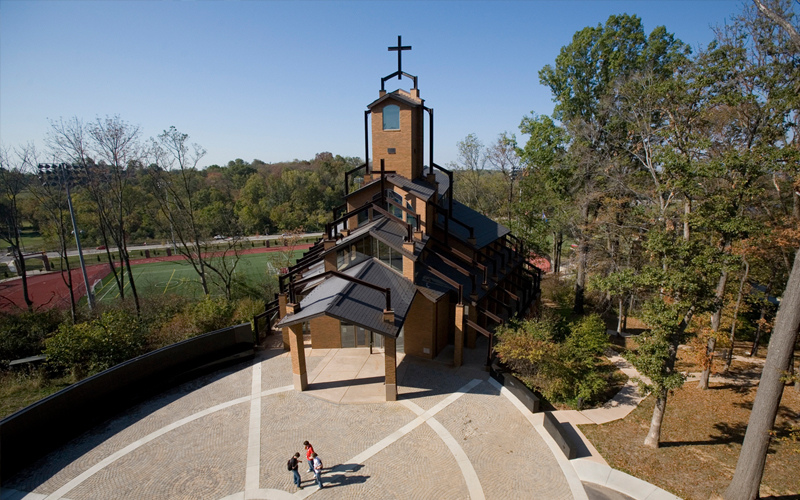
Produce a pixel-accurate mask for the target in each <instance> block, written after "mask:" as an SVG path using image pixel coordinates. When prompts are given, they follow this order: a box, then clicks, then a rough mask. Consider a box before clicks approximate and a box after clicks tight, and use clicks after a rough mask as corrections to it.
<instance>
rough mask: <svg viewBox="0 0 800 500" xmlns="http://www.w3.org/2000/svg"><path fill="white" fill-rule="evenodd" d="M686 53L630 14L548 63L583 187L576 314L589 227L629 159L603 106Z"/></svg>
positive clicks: (577, 40)
mask: <svg viewBox="0 0 800 500" xmlns="http://www.w3.org/2000/svg"><path fill="white" fill-rule="evenodd" d="M686 52H687V48H686V46H685V45H684V44H683V43H682V42H680V41H679V40H676V39H675V38H674V36H673V35H672V34H670V33H668V32H667V31H666V29H665V28H664V27H657V28H656V29H654V30H653V32H651V34H650V35H649V36H645V34H644V30H643V28H642V23H641V20H640V19H639V18H638V17H636V16H629V15H627V14H624V15H619V16H611V17H609V18H608V20H607V21H606V24H605V26H602V25H598V26H597V27H594V28H592V27H587V28H584V29H583V30H581V31H578V32H577V33H575V35H574V36H573V38H572V42H571V43H570V44H569V45H567V46H565V47H562V49H561V51H560V53H559V55H558V57H557V58H556V63H555V67H552V66H550V65H546V66H545V67H544V68H543V69H542V70H541V71H540V72H539V80H540V82H541V83H542V84H544V85H547V86H548V87H550V90H551V92H552V93H553V98H554V101H555V102H556V106H555V112H554V117H555V118H556V119H559V120H561V121H562V122H563V123H564V124H565V126H566V127H567V129H568V130H569V132H570V135H571V137H572V142H571V145H570V156H571V158H572V159H573V164H574V167H575V172H576V175H575V176H574V179H575V180H576V181H577V183H578V185H579V186H580V188H579V189H578V190H577V191H576V197H575V205H576V207H577V211H576V214H575V216H576V218H575V221H574V224H573V227H574V228H575V239H576V241H577V253H578V256H577V274H576V282H575V305H574V311H575V312H576V313H582V312H583V308H584V301H585V298H584V295H585V288H586V276H587V264H588V253H589V250H590V243H591V242H590V228H591V226H592V224H593V223H594V221H595V218H596V217H597V215H598V213H599V211H600V209H601V201H602V200H601V196H600V192H601V191H602V189H603V186H604V181H605V179H604V173H605V172H606V171H607V170H608V169H610V168H612V169H613V168H619V167H620V163H621V162H623V163H624V162H625V161H626V160H625V159H624V158H622V157H621V156H620V151H619V146H618V145H619V144H620V143H621V142H623V140H622V139H621V138H622V137H625V135H626V134H627V129H626V127H625V126H624V124H622V123H619V121H618V120H615V119H614V116H613V115H612V114H611V113H610V112H609V107H608V106H605V105H604V101H606V100H608V99H609V98H610V97H611V96H612V93H613V91H614V88H615V86H616V85H618V84H619V83H620V82H621V81H623V80H624V79H626V78H628V77H629V76H630V75H632V74H634V73H636V72H640V71H643V70H647V71H650V72H652V73H653V74H654V75H655V76H657V77H660V76H664V75H667V76H669V75H671V72H672V69H673V67H674V61H675V60H676V59H680V58H682V57H683V56H684V54H685V53H686Z"/></svg>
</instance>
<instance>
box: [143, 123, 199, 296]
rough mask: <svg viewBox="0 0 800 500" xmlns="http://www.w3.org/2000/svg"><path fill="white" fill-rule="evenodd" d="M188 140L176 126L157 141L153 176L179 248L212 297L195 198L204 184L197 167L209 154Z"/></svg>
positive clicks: (151, 169)
mask: <svg viewBox="0 0 800 500" xmlns="http://www.w3.org/2000/svg"><path fill="white" fill-rule="evenodd" d="M188 141H189V136H188V135H187V134H184V133H181V132H179V131H178V130H177V129H176V128H175V127H170V128H169V130H165V131H164V132H163V133H162V134H161V135H159V136H158V138H157V139H153V141H152V151H151V152H152V155H153V160H154V161H155V165H153V166H151V168H150V169H149V174H150V177H151V179H152V181H153V185H154V189H153V192H154V194H155V196H156V200H157V201H158V203H159V208H160V211H161V214H162V215H163V216H164V217H165V218H166V220H167V221H168V223H169V226H170V229H171V231H172V234H173V235H174V236H173V237H174V242H175V244H176V247H175V248H176V250H177V252H178V253H180V254H181V255H183V257H184V258H185V259H186V260H187V261H188V262H189V264H191V266H192V268H194V270H195V272H196V273H197V275H198V276H199V277H200V284H201V286H202V287H203V293H204V294H205V295H208V294H209V289H208V277H207V275H206V272H207V269H206V267H207V263H206V261H205V259H204V258H203V251H204V248H205V244H204V243H205V241H204V236H203V234H202V230H201V227H200V222H199V221H198V217H197V210H196V209H195V199H194V197H195V194H196V192H197V191H198V190H199V189H200V186H199V184H200V182H201V179H200V176H199V173H198V171H197V165H198V164H199V163H200V160H201V159H202V158H203V156H205V154H206V151H205V149H203V148H202V147H201V146H200V145H198V144H191V145H190V144H189V142H188Z"/></svg>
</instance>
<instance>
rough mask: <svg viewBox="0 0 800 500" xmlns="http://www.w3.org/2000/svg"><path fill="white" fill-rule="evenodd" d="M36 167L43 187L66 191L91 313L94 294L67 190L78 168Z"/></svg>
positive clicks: (75, 166) (70, 198) (64, 166)
mask: <svg viewBox="0 0 800 500" xmlns="http://www.w3.org/2000/svg"><path fill="white" fill-rule="evenodd" d="M38 167H39V180H40V181H41V182H42V184H43V185H45V186H46V185H48V184H49V185H59V186H64V188H65V189H66V191H67V206H68V207H69V216H70V218H71V219H72V232H73V233H74V234H75V245H76V246H77V247H78V260H79V261H80V263H81V272H82V273H83V284H84V286H86V300H87V302H88V303H89V310H90V311H91V310H93V309H94V294H92V288H91V286H90V285H89V277H88V276H87V275H86V263H84V261H83V249H82V248H81V237H80V232H79V231H78V224H77V222H75V210H74V209H73V208H72V194H71V193H70V190H69V185H70V184H71V183H72V182H73V181H74V180H76V179H75V177H74V176H73V172H76V171H77V170H78V169H79V168H80V167H79V166H78V165H69V164H67V163H40V164H39V166H38ZM64 257H66V255H64Z"/></svg>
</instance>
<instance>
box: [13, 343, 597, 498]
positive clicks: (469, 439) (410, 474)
mask: <svg viewBox="0 0 800 500" xmlns="http://www.w3.org/2000/svg"><path fill="white" fill-rule="evenodd" d="M475 351H480V350H478V349H476V350H475ZM481 354H482V353H481V352H477V353H476V354H475V358H476V360H478V361H477V364H478V365H479V364H480V361H479V360H480V358H481ZM322 359H323V358H322V357H314V356H311V357H309V358H307V362H308V370H309V371H313V370H314V369H315V368H316V366H317V365H318V364H319V363H321V362H322ZM476 360H472V361H473V363H472V364H475V361H476ZM476 376H477V377H476ZM291 384H292V375H291V362H290V359H289V357H288V355H287V354H286V353H283V352H282V351H279V350H269V351H265V352H262V353H259V354H258V355H257V357H256V359H255V360H254V361H252V362H250V363H244V364H239V365H236V366H234V367H231V368H227V369H224V370H221V371H218V372H215V373H213V374H210V375H207V376H204V377H201V378H199V379H196V380H193V381H191V382H188V383H186V384H183V385H181V386H179V387H176V388H174V389H172V390H170V391H167V392H165V393H162V394H161V395H159V396H157V397H155V398H152V399H151V400H148V401H146V402H144V403H142V404H140V405H138V406H136V407H134V408H132V409H130V410H129V411H127V412H126V413H124V414H122V415H120V416H119V417H117V418H115V419H113V420H111V421H109V422H106V423H105V424H104V425H100V426H98V427H96V428H95V429H93V430H92V431H91V432H89V433H86V434H84V435H83V436H81V437H80V438H78V439H76V440H74V441H72V442H71V443H69V444H67V445H66V446H64V447H62V448H61V449H60V450H59V451H57V452H54V453H52V454H50V455H48V456H47V457H45V458H43V459H42V460H40V461H39V462H38V463H37V464H35V466H33V467H31V468H30V469H29V470H27V471H25V472H23V473H21V474H19V475H18V476H17V477H15V478H14V479H13V480H12V481H11V482H9V483H8V484H4V485H3V488H4V491H3V493H2V498H3V500H6V499H11V498H30V499H44V498H46V499H52V500H55V499H58V498H65V499H69V500H81V499H98V498H102V499H107V498H137V499H138V498H148V499H157V498H164V499H178V498H186V499H206V498H207V499H229V500H234V499H242V500H244V499H250V498H274V499H284V498H285V499H291V498H296V499H301V498H305V497H307V496H313V497H314V498H319V499H325V498H343V497H345V498H371V499H372V498H382V499H383V498H398V499H400V498H402V499H408V498H419V499H427V498H437V499H466V498H472V499H480V498H487V499H495V498H502V499H505V498H542V499H554V500H556V499H562V498H563V499H569V498H574V497H575V495H576V492H579V494H578V495H577V497H579V498H586V496H585V493H584V492H583V490H582V488H581V486H580V483H579V482H578V483H577V485H578V486H577V489H576V486H575V481H576V478H577V476H575V474H574V472H573V473H572V476H570V474H569V472H570V471H571V467H567V468H566V469H565V467H564V463H567V465H569V463H568V462H567V461H566V460H565V459H564V458H563V457H558V456H557V455H556V454H554V453H553V449H552V444H550V443H548V442H547V437H546V436H542V435H540V434H539V432H538V431H537V429H535V428H534V426H533V425H531V421H530V418H528V417H527V416H526V415H524V414H523V413H521V412H520V411H519V409H518V406H515V404H514V402H513V401H512V400H510V399H508V397H507V395H506V394H505V392H506V391H501V389H500V387H499V386H498V385H497V384H496V383H494V381H492V380H489V379H488V377H487V374H486V372H483V371H482V370H480V369H476V367H475V366H467V367H464V368H460V369H454V368H452V367H449V366H447V365H445V364H442V363H437V362H421V361H419V360H411V361H408V368H407V369H406V371H405V376H404V377H403V379H402V380H400V385H399V387H398V391H399V395H400V400H399V401H398V402H396V403H370V404H336V403H333V402H330V401H326V400H324V399H320V398H317V397H315V396H314V395H313V390H312V391H309V392H307V393H298V392H295V391H294V390H292V387H291ZM311 389H313V385H312V386H311ZM304 440H309V441H310V442H311V443H312V444H313V445H314V447H315V449H316V451H317V452H318V453H319V455H320V457H321V458H322V460H323V462H324V465H325V468H326V472H325V473H324V474H323V481H324V483H325V485H326V488H324V489H322V490H319V489H318V488H317V487H316V486H315V485H314V482H313V475H312V474H309V473H306V468H305V467H304V465H305V464H303V465H302V466H301V467H303V468H302V469H301V470H302V472H301V475H302V477H303V481H304V482H303V486H305V488H304V489H302V490H297V489H296V488H295V487H294V485H293V484H292V479H291V474H290V473H289V472H288V471H286V469H285V464H286V461H287V460H288V458H289V457H290V456H291V455H292V454H293V453H294V452H295V451H300V452H301V453H302V451H303V450H302V445H301V443H302V442H303V441H304ZM20 492H31V493H29V494H27V495H25V493H20Z"/></svg>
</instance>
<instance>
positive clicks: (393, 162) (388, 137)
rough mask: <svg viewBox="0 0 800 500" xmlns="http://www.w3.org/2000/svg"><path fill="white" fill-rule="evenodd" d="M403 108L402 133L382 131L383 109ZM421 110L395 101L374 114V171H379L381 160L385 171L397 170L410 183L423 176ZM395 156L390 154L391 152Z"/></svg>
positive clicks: (376, 108) (401, 109) (388, 101)
mask: <svg viewBox="0 0 800 500" xmlns="http://www.w3.org/2000/svg"><path fill="white" fill-rule="evenodd" d="M390 104H393V105H397V106H398V107H399V108H400V129H399V130H383V108H384V107H385V106H387V105H390ZM421 113H422V108H415V107H412V106H409V105H408V104H406V103H404V102H400V101H395V100H391V99H390V100H387V101H385V102H383V103H381V104H380V105H379V106H377V107H375V108H373V110H372V161H373V166H374V168H373V171H377V170H379V169H380V163H381V159H383V160H385V167H386V170H394V171H395V172H397V173H398V174H400V175H402V176H403V177H405V178H407V179H415V178H416V177H418V176H419V175H420V174H421V173H422V154H423V145H422V144H423V143H422V122H421V118H422V115H421ZM389 148H394V149H395V153H394V154H389V153H388V149H389Z"/></svg>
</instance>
